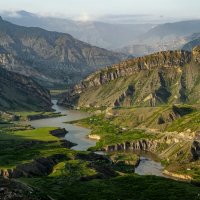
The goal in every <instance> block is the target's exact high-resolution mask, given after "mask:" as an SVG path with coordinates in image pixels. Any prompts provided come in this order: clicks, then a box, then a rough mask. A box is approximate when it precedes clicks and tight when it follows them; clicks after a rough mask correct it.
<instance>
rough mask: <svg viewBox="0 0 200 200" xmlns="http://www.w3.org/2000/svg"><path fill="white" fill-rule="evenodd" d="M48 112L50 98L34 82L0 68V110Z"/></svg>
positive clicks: (46, 92) (44, 90)
mask: <svg viewBox="0 0 200 200" xmlns="http://www.w3.org/2000/svg"><path fill="white" fill-rule="evenodd" d="M29 109H31V110H50V109H51V97H50V94H49V92H48V91H47V90H46V89H43V88H42V87H41V86H40V85H38V84H37V83H36V82H35V81H33V80H31V79H30V78H27V77H25V76H23V75H19V74H16V73H14V72H10V71H7V70H5V69H3V68H1V67H0V110H12V111H14V110H29Z"/></svg>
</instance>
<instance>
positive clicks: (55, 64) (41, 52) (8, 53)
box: [0, 19, 126, 87]
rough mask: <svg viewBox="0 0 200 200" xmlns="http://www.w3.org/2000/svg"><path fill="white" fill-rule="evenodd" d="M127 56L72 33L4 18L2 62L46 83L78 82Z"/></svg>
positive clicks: (1, 23) (0, 41)
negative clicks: (73, 35)
mask: <svg viewBox="0 0 200 200" xmlns="http://www.w3.org/2000/svg"><path fill="white" fill-rule="evenodd" d="M125 57H126V56H125V55H123V54H120V53H114V52H111V51H108V50H105V49H102V48H98V47H94V46H91V45H89V44H87V43H84V42H81V41H79V40H76V39H75V38H73V37H72V36H71V35H69V34H64V33H58V32H50V31H46V30H43V29H40V28H27V27H22V26H17V25H14V24H11V23H9V22H6V21H4V20H2V19H0V64H2V65H3V66H4V67H5V68H7V69H9V70H12V71H17V72H20V73H22V74H24V75H26V76H30V77H33V78H35V79H37V80H38V81H40V83H42V84H43V85H45V86H49V87H50V86H54V87H55V86H56V85H62V84H63V83H65V84H66V83H67V84H73V83H77V82H78V81H80V80H81V79H82V78H83V77H85V76H86V75H88V74H89V73H91V72H94V71H95V70H97V69H99V68H101V67H104V66H107V65H110V64H114V63H118V62H119V61H121V60H123V59H124V58H125Z"/></svg>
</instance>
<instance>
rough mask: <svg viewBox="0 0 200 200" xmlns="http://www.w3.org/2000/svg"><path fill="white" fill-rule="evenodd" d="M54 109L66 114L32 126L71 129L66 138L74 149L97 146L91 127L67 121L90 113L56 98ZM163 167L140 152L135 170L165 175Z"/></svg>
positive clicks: (38, 121)
mask: <svg viewBox="0 0 200 200" xmlns="http://www.w3.org/2000/svg"><path fill="white" fill-rule="evenodd" d="M52 102H53V107H52V108H53V109H54V110H55V112H60V113H61V114H63V115H65V116H62V117H56V118H48V119H39V120H33V121H30V124H31V126H33V127H34V128H41V127H60V128H65V129H66V130H67V131H69V132H68V133H67V134H66V136H65V139H66V140H68V141H71V142H73V143H75V144H77V146H74V147H72V149H74V150H80V151H85V150H87V149H88V148H89V147H92V146H95V144H96V141H95V140H91V139H89V138H88V137H87V135H88V134H89V133H90V130H89V129H86V128H83V127H80V126H77V125H72V124H68V123H66V122H70V121H74V120H79V119H83V118H86V117H89V114H87V113H85V112H81V111H77V110H67V109H66V108H65V107H62V106H58V105H57V104H56V103H57V101H56V100H53V101H52ZM162 171H163V167H162V165H161V164H160V162H158V161H157V160H156V159H154V157H153V156H152V155H151V154H147V153H144V152H140V164H139V165H138V166H137V167H136V169H135V172H136V173H137V174H140V175H156V176H164V175H163V173H162Z"/></svg>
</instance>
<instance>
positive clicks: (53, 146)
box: [0, 126, 69, 169]
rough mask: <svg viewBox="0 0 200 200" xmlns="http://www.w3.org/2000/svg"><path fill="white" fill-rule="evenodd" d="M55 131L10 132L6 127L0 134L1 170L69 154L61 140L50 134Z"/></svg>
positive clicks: (42, 129) (47, 129)
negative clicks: (44, 158) (34, 160)
mask: <svg viewBox="0 0 200 200" xmlns="http://www.w3.org/2000/svg"><path fill="white" fill-rule="evenodd" d="M53 129H55V128H39V129H33V130H24V131H10V130H9V129H8V126H6V127H4V128H3V130H1V132H0V146H1V151H0V168H1V169H3V168H5V169H8V168H14V167H15V166H16V165H18V164H22V163H27V162H30V161H31V160H33V159H35V158H40V157H48V156H51V155H54V154H58V153H61V154H66V153H68V152H69V151H68V150H67V149H65V148H63V147H61V145H60V141H59V139H58V138H56V137H54V136H52V135H50V134H49V131H50V130H53Z"/></svg>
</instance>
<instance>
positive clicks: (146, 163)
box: [135, 151, 166, 177]
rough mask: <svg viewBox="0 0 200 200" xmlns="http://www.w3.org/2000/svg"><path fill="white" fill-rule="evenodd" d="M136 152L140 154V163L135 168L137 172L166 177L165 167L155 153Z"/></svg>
mask: <svg viewBox="0 0 200 200" xmlns="http://www.w3.org/2000/svg"><path fill="white" fill-rule="evenodd" d="M136 153H137V154H139V155H140V163H139V165H138V166H137V167H136V168H135V173H137V174H140V175H154V176H161V177H166V176H165V175H164V174H163V173H162V171H163V169H164V167H163V166H162V165H161V163H160V162H159V161H158V160H157V158H156V157H155V155H153V154H151V153H147V152H141V151H140V152H136Z"/></svg>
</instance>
